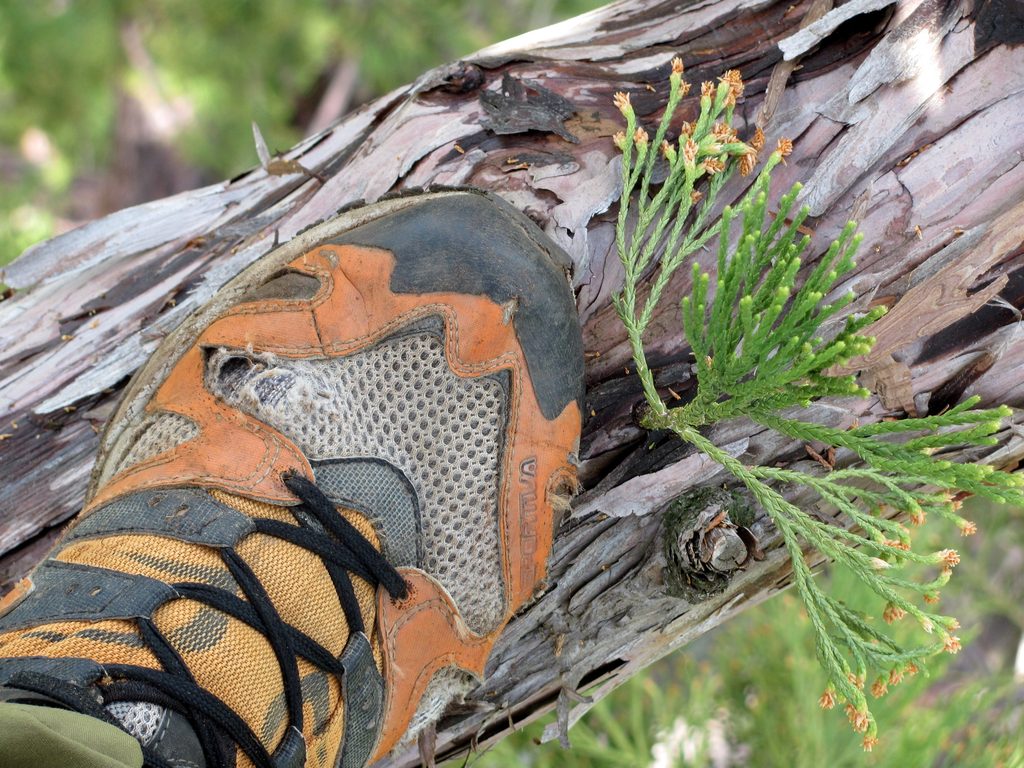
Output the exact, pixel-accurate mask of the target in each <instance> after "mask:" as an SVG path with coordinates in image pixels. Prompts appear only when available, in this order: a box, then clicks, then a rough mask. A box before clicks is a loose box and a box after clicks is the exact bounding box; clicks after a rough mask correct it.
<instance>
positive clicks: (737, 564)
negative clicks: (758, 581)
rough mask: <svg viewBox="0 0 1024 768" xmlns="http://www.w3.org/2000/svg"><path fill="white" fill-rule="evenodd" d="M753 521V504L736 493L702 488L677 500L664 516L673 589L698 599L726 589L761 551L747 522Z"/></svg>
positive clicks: (668, 579)
mask: <svg viewBox="0 0 1024 768" xmlns="http://www.w3.org/2000/svg"><path fill="white" fill-rule="evenodd" d="M752 521H753V512H752V510H751V508H750V505H749V503H748V502H747V500H746V499H745V498H744V497H743V496H742V495H741V494H739V493H737V492H733V491H728V490H724V489H720V488H698V489H697V490H695V491H691V492H690V493H688V494H685V495H684V496H680V497H679V498H678V499H676V500H675V501H673V502H672V504H670V505H669V508H668V509H667V510H666V512H665V517H664V544H665V560H666V574H665V575H666V579H665V581H666V583H667V584H668V591H669V594H672V595H674V596H676V597H682V598H684V599H685V600H687V601H688V602H690V603H696V602H701V601H703V600H706V599H708V598H709V597H711V596H712V595H715V594H718V593H719V592H722V591H723V590H724V589H725V588H726V587H727V586H728V584H729V581H730V579H731V578H732V574H733V573H734V572H735V571H736V570H738V569H740V568H742V567H743V566H745V565H746V564H747V562H748V561H749V560H750V559H751V558H757V557H758V555H759V554H760V551H759V550H758V547H757V540H756V539H755V538H754V535H753V533H751V531H750V529H749V528H747V527H746V526H747V525H748V524H749V523H750V522H752Z"/></svg>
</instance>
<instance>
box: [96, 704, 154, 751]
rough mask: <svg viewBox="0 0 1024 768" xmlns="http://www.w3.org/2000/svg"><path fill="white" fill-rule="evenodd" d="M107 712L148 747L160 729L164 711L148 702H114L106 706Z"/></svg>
mask: <svg viewBox="0 0 1024 768" xmlns="http://www.w3.org/2000/svg"><path fill="white" fill-rule="evenodd" d="M107 712H109V713H110V714H112V715H113V716H114V717H115V718H117V720H118V722H119V723H121V727H122V728H124V729H125V730H126V731H128V733H130V734H131V735H132V736H134V737H135V738H136V739H138V740H139V741H141V742H142V743H143V744H146V745H148V744H149V743H150V742H151V741H152V740H153V737H154V736H156V732H157V730H158V729H159V728H160V723H161V721H162V720H163V716H164V712H165V710H164V708H163V707H161V706H159V705H157V704H151V703H149V702H148V701H115V702H114V703H113V704H107Z"/></svg>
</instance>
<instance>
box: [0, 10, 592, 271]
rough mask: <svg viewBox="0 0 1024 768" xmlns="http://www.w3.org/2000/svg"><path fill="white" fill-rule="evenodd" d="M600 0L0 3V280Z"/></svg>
mask: <svg viewBox="0 0 1024 768" xmlns="http://www.w3.org/2000/svg"><path fill="white" fill-rule="evenodd" d="M598 5H601V3H600V2H598V1H597V0H502V2H500V3H498V2H469V1H468V0H431V1H430V2H425V1H424V0H388V2H380V0H333V1H332V0H0V266H2V265H3V264H5V263H7V262H9V261H11V260H12V259H13V258H14V257H15V256H16V255H18V254H19V253H20V252H21V251H22V250H24V249H25V248H26V247H27V246H28V245H30V244H32V243H33V242H36V241H38V240H41V239H43V238H46V237H50V236H52V235H53V234H56V233H58V232H61V231H64V230H66V229H69V228H70V227H72V226H75V225H76V224H79V223H81V222H83V221H86V220H88V219H91V218H95V217H98V216H102V215H103V214H105V213H109V212H110V211H114V210H118V209H120V208H124V207H126V206H129V205H134V204H136V203H140V202H144V201H146V200H151V199H155V198H159V197H164V196H166V195H169V194H173V193H174V192H179V191H181V190H184V189H190V188H193V187H196V186H199V185H200V184H204V183H210V182H214V181H218V180H220V179H224V178H230V177H231V176H233V175H235V174H237V173H239V172H241V171H243V170H245V169H247V168H249V167H252V166H253V165H255V164H257V159H256V154H255V151H254V148H253V139H252V130H251V128H250V124H251V122H252V121H256V122H257V123H258V124H259V126H260V128H261V129H262V132H263V135H264V137H265V138H266V140H267V143H268V145H269V146H270V149H271V151H274V150H284V149H287V148H288V147H290V146H291V145H292V144H294V143H295V142H296V141H298V140H299V139H300V138H302V137H303V136H305V135H307V134H309V133H314V132H316V131H319V130H320V129H322V128H324V127H326V126H327V125H329V124H330V123H331V122H332V121H333V120H335V119H337V118H338V117H340V116H342V115H343V114H344V113H345V112H347V111H349V110H351V109H353V108H355V107H357V106H358V105H359V104H362V103H364V102H366V101H369V100H371V99H373V98H375V97H377V96H379V95H381V94H383V93H386V92H387V91H388V90H390V89H392V88H395V87H397V86H399V85H401V84H403V83H406V82H409V81H410V80H413V79H414V78H416V77H417V76H418V75H419V74H421V73H422V72H423V71H425V70H427V69H429V68H430V67H433V66H436V65H438V64H442V63H445V62H447V61H451V60H454V59H457V58H459V57H460V56H465V55H467V54H469V53H471V52H473V51H474V50H477V49H478V48H481V47H483V46H485V45H488V44H489V43H492V42H495V41H497V40H501V39H504V38H507V37H511V36H513V35H516V34H519V33H521V32H525V31H528V30H530V29H534V28H537V27H540V26H544V25H546V24H549V23H552V22H554V21H558V20H560V19H563V18H566V17H569V16H573V15H575V14H577V13H582V12H583V11H586V10H590V9H591V8H594V7H597V6H598Z"/></svg>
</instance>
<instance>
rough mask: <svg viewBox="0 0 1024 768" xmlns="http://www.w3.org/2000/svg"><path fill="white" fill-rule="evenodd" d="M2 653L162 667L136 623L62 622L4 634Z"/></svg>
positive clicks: (0, 650)
mask: <svg viewBox="0 0 1024 768" xmlns="http://www.w3.org/2000/svg"><path fill="white" fill-rule="evenodd" d="M0 656H45V657H47V658H52V659H56V658H84V659H93V660H95V661H97V662H99V663H100V664H134V665H136V666H140V667H149V668H151V669H159V668H160V664H159V663H158V662H157V660H156V658H155V657H154V656H153V654H152V653H151V652H150V651H149V650H148V649H147V648H146V647H145V646H144V645H143V644H142V640H141V639H140V638H139V633H138V631H137V630H136V628H135V622H133V621H125V620H120V619H116V620H115V619H111V620H106V621H61V622H54V623H51V624H43V625H40V626H37V627H32V628H30V629H18V630H14V631H12V632H6V633H4V634H3V635H0Z"/></svg>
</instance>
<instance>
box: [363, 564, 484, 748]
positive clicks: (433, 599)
mask: <svg viewBox="0 0 1024 768" xmlns="http://www.w3.org/2000/svg"><path fill="white" fill-rule="evenodd" d="M398 572H399V573H401V574H402V576H403V577H404V578H405V580H406V583H407V584H408V585H409V596H408V597H407V598H406V599H405V600H402V601H401V602H396V601H393V600H392V599H391V598H390V597H388V595H387V593H386V592H384V590H379V595H378V597H377V620H378V622H379V624H378V626H380V627H381V639H382V647H383V650H384V679H385V680H387V682H388V684H387V686H386V691H387V692H386V700H385V704H384V727H383V729H382V732H381V736H380V740H379V741H378V742H377V749H376V751H375V753H374V756H373V758H371V762H372V761H373V760H377V759H378V758H380V757H382V756H384V755H386V754H387V753H388V752H390V751H391V750H392V749H393V748H394V746H395V745H396V744H397V743H398V742H399V741H400V740H401V738H402V736H403V735H404V734H405V731H406V728H407V727H408V725H409V721H410V720H412V716H413V715H414V714H416V707H417V706H418V705H419V703H420V699H421V698H422V696H423V693H424V691H426V689H427V684H428V683H429V682H430V678H432V677H433V676H434V673H435V672H436V671H437V670H439V669H441V668H442V667H447V666H451V665H455V666H459V667H462V668H463V669H465V670H466V671H468V672H472V673H474V674H475V675H476V676H477V677H482V676H483V673H484V665H485V664H486V663H487V655H488V654H489V653H490V651H491V646H492V645H493V644H494V640H495V639H496V638H497V635H498V633H497V632H495V633H494V634H492V635H488V636H486V637H481V636H479V635H474V634H473V632H472V631H471V630H470V629H469V628H468V627H467V626H466V625H465V623H464V622H463V621H462V619H461V618H460V617H459V613H458V609H457V608H456V607H455V604H454V603H452V600H451V598H450V597H448V593H447V592H445V590H444V588H443V587H441V585H440V584H438V583H437V582H436V581H434V580H433V579H432V578H430V577H429V576H428V575H427V574H425V573H423V572H422V571H418V570H413V569H410V568H399V569H398Z"/></svg>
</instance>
